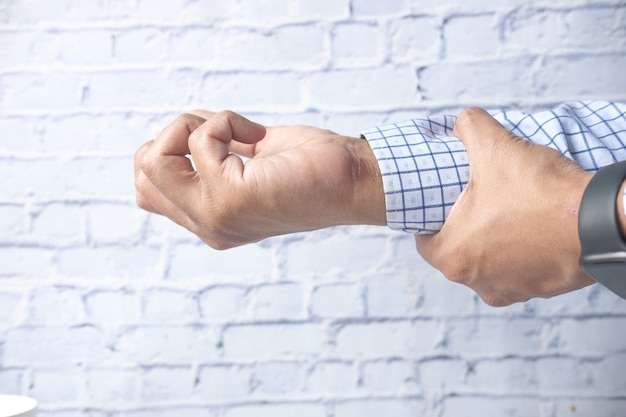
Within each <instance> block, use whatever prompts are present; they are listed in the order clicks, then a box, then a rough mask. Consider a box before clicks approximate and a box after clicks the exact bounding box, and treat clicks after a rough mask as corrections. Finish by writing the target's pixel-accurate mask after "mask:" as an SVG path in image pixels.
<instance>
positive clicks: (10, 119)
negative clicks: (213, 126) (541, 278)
mask: <svg viewBox="0 0 626 417" xmlns="http://www.w3.org/2000/svg"><path fill="white" fill-rule="evenodd" d="M624 68H626V2H625V1H624V0H537V1H527V0H524V1H522V0H509V1H492V0H489V1H487V0H476V1H468V0H442V1H438V2H427V1H422V0H385V1H374V0H274V1H269V0H237V1H200V0H197V1H193V0H168V1H165V0H161V1H156V0H155V1H148V0H128V1H124V0H86V1H72V0H59V1H54V2H52V1H43V0H30V1H29V0H2V1H0V392H2V393H12V394H23V395H30V396H33V397H36V398H37V399H39V400H40V402H41V412H40V415H41V416H43V417H74V416H91V417H143V416H150V417H154V416H156V417H169V416H180V415H186V416H192V417H194V416H202V417H205V416H206V417H266V416H267V417H270V416H271V417H287V416H289V417H292V416H300V417H369V416H372V417H387V416H393V417H409V416H411V417H412V416H464V417H473V416H481V417H484V416H540V417H565V416H594V417H604V416H616V417H623V416H624V415H626V411H625V410H626V377H624V372H625V371H626V302H625V301H623V300H621V299H618V298H617V297H616V296H614V295H612V294H611V293H610V292H608V291H606V290H604V289H602V288H600V287H591V288H587V289H584V290H582V291H579V292H576V293H572V294H568V295H565V296H562V297H557V298H555V299H552V300H533V301H530V302H528V303H526V304H519V305H514V306H511V307H509V308H500V309H494V308H491V307H488V306H486V305H484V304H482V302H480V300H479V299H477V297H476V296H474V294H473V293H472V292H471V291H470V290H468V289H466V288H464V287H462V286H459V285H456V284H452V283H449V282H448V281H446V280H445V279H444V278H443V277H441V276H440V275H439V274H438V273H437V272H436V271H433V270H432V269H430V268H429V267H428V266H427V265H426V264H425V262H424V261H422V260H421V259H420V258H419V257H418V255H417V254H416V253H415V250H414V247H413V241H412V237H411V236H409V235H405V234H401V233H395V232H391V231H389V230H387V229H385V228H368V227H349V228H336V229H332V230H324V231H319V232H315V233H310V234H303V235H294V236H286V237H281V238H275V239H269V240H267V241H264V242H261V243H259V244H255V245H250V246H245V247H242V248H238V249H233V250H231V251H226V252H216V251H213V250H211V249H210V248H207V247H205V246H204V245H202V244H200V243H199V242H198V240H197V239H196V238H194V237H193V236H192V235H190V234H189V233H187V232H186V231H184V230H181V229H180V228H178V227H177V226H175V225H173V224H172V223H170V222H169V221H167V220H166V219H162V218H158V217H155V216H151V215H148V214H146V213H144V212H142V211H140V210H138V209H137V208H136V207H135V205H134V189H133V178H132V156H133V153H134V151H135V149H136V148H137V147H138V146H139V145H140V144H141V143H143V142H144V141H145V140H147V139H149V138H150V137H151V136H152V135H154V134H155V133H156V132H158V131H159V129H160V128H161V127H163V126H164V124H165V123H167V122H169V121H170V120H171V119H172V118H174V117H175V116H176V115H177V114H179V113H181V112H184V111H186V110H188V109H192V108H198V107H200V108H207V109H213V110H221V109H225V108H229V109H232V110H236V111H239V112H242V113H244V114H245V115H247V116H248V117H251V118H253V119H255V120H258V121H260V122H264V123H272V124H275V123H280V124H292V123H304V124H312V125H316V126H322V127H327V128H330V129H334V130H336V131H339V132H341V133H346V134H353V135H358V133H359V131H360V130H361V129H364V128H367V127H371V126H373V125H376V124H379V123H382V122H386V121H399V120H402V119H405V118H409V117H412V116H419V115H428V114H438V113H442V112H453V113H456V112H458V111H459V110H460V109H462V108H464V107H466V106H470V105H480V106H484V107H507V108H520V109H523V110H536V109H540V108H545V107H549V106H551V105H554V104H557V103H559V102H561V101H566V100H575V99H591V98H597V99H607V100H617V101H626V77H625V76H624V74H625V72H624V71H625V70H624ZM529 262H532V260H529Z"/></svg>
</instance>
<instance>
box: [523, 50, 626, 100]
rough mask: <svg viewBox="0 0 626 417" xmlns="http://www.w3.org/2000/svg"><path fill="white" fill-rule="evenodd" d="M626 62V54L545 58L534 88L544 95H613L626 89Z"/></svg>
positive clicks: (582, 96)
mask: <svg viewBox="0 0 626 417" xmlns="http://www.w3.org/2000/svg"><path fill="white" fill-rule="evenodd" d="M624 65H626V54H621V55H618V54H611V55H586V56H585V55H575V56H563V57H561V56H559V57H546V58H545V60H544V62H543V65H542V67H541V71H540V72H538V73H537V76H536V78H535V90H536V91H538V93H539V94H540V95H541V96H551V97H572V98H573V97H576V99H583V98H586V97H598V96H611V95H612V94H614V92H615V91H622V90H623V89H624V88H626V80H624V77H622V76H621V71H620V68H621V67H623V66H624ZM548 74H549V75H548Z"/></svg>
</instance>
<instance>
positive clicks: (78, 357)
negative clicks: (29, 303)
mask: <svg viewBox="0 0 626 417" xmlns="http://www.w3.org/2000/svg"><path fill="white" fill-rule="evenodd" d="M112 359H113V354H112V352H111V351H110V350H109V348H108V347H107V345H106V341H105V340H104V337H103V334H102V333H101V332H100V331H99V330H98V329H96V328H94V327H90V326H77V327H20V328H18V329H12V330H9V331H8V332H7V334H6V339H5V348H4V361H3V363H4V365H5V366H19V365H29V366H32V365H35V364H45V365H46V366H56V365H58V366H71V365H75V364H102V363H104V362H107V361H109V360H112Z"/></svg>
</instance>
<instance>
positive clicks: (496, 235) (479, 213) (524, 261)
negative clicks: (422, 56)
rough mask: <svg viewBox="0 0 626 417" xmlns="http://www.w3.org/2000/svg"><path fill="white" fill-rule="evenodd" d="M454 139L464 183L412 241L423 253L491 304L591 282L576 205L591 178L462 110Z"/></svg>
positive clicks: (566, 161)
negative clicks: (438, 218) (461, 148)
mask: <svg viewBox="0 0 626 417" xmlns="http://www.w3.org/2000/svg"><path fill="white" fill-rule="evenodd" d="M454 133H455V136H458V137H459V138H461V139H462V140H463V143H464V144H465V147H466V148H467V153H468V157H469V161H470V181H469V183H468V184H467V186H466V188H465V189H464V190H463V192H462V194H461V196H460V197H459V199H458V200H457V202H456V203H455V205H454V206H453V207H452V210H451V212H450V214H449V216H448V218H447V219H446V222H445V224H444V225H443V228H442V229H441V231H440V232H439V233H437V234H434V235H421V236H420V235H418V236H416V242H417V248H418V251H419V252H420V253H421V254H422V256H423V257H424V258H425V259H426V260H427V261H428V262H430V263H431V264H432V265H433V266H434V267H436V268H437V269H439V270H440V271H442V272H443V274H444V275H445V276H446V277H447V278H449V279H450V280H452V281H455V282H459V283H462V284H465V285H467V286H469V287H470V288H472V289H473V290H474V291H476V292H477V293H478V295H480V296H481V297H482V299H483V300H484V301H485V302H486V303H487V304H490V305H494V306H502V305H508V304H512V303H514V302H518V301H526V300H528V299H529V298H532V297H551V296H554V295H557V294H562V293H565V292H568V291H572V290H575V289H579V288H581V287H584V286H586V285H589V284H591V283H593V282H594V281H593V280H592V279H591V278H590V277H588V276H587V275H586V274H585V273H584V272H583V271H582V270H581V269H580V267H579V256H580V251H581V249H580V243H579V240H578V207H579V205H580V201H581V199H582V195H583V192H584V190H585V187H586V185H587V183H588V182H589V180H590V179H591V176H592V174H589V173H586V172H584V171H583V170H582V169H581V168H579V167H578V165H576V164H575V163H574V162H572V161H570V160H569V159H567V158H565V157H564V156H563V155H561V154H560V153H559V152H558V151H556V150H554V149H550V148H548V147H545V146H540V145H536V144H533V143H531V142H528V141H525V140H522V139H519V138H517V137H515V136H514V135H513V134H511V133H510V132H509V131H507V130H506V129H504V128H503V127H502V126H501V125H500V124H499V123H498V122H497V121H496V120H495V119H493V118H492V117H491V116H490V115H489V114H488V113H486V112H485V111H483V110H480V109H468V110H466V111H465V112H463V113H462V114H461V115H460V116H459V118H458V119H457V124H456V127H455V130H454Z"/></svg>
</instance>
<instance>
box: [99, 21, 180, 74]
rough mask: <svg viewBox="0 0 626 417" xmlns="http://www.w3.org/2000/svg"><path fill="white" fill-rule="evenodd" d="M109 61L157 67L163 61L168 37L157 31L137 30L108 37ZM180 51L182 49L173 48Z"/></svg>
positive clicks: (165, 33) (118, 32) (112, 34)
mask: <svg viewBox="0 0 626 417" xmlns="http://www.w3.org/2000/svg"><path fill="white" fill-rule="evenodd" d="M108 36H109V43H110V49H109V55H110V58H111V61H113V62H115V63H123V64H141V65H148V64H152V65H158V64H159V63H160V62H163V61H164V60H165V57H166V54H167V53H168V52H169V50H168V35H167V32H164V31H162V30H159V29H153V28H146V29H144V28H139V29H134V30H123V31H116V32H112V33H110V34H109V35H108ZM175 49H182V48H174V49H173V50H175Z"/></svg>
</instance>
